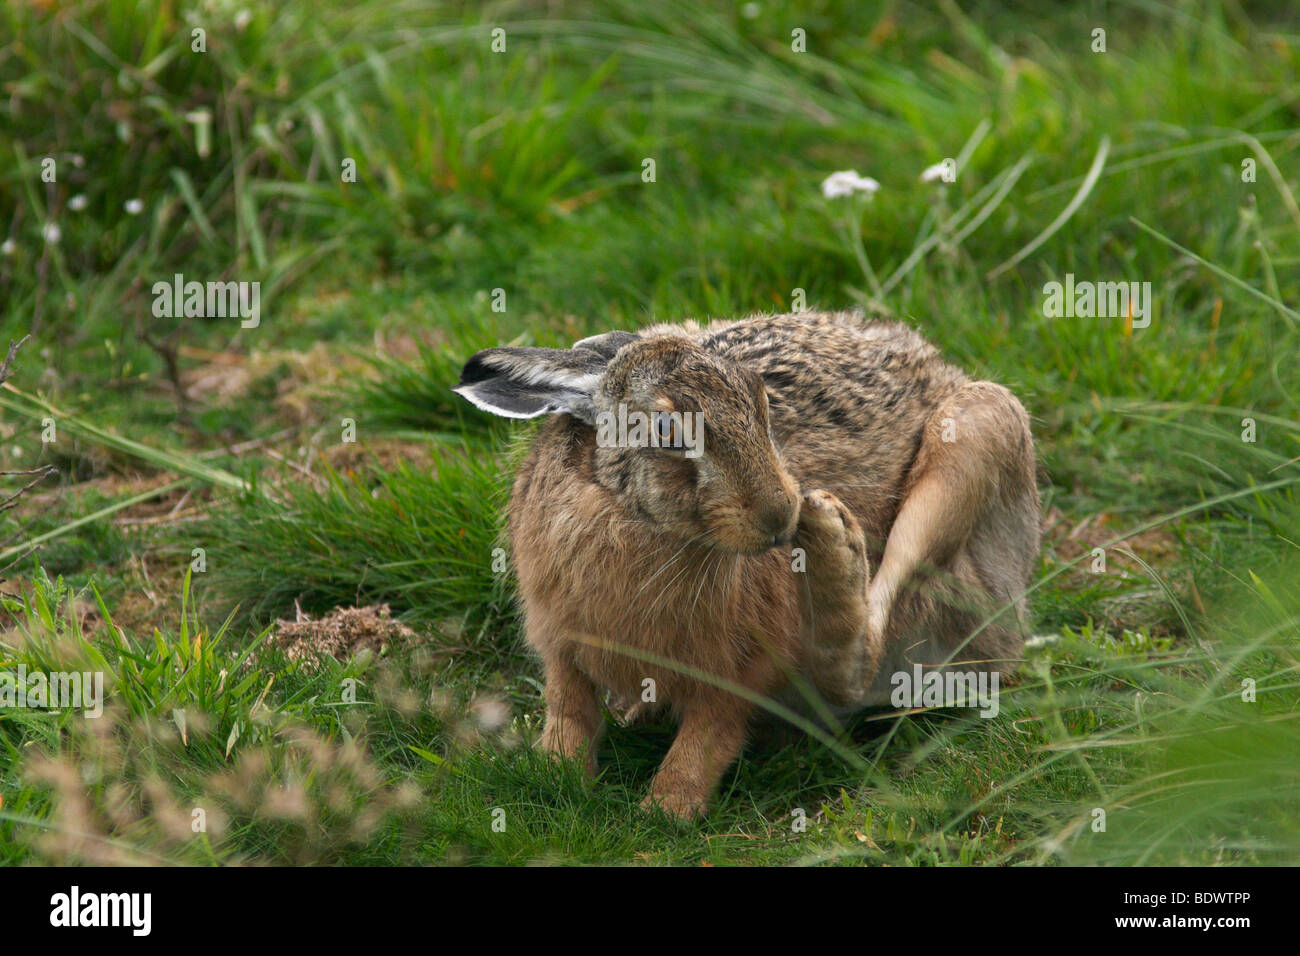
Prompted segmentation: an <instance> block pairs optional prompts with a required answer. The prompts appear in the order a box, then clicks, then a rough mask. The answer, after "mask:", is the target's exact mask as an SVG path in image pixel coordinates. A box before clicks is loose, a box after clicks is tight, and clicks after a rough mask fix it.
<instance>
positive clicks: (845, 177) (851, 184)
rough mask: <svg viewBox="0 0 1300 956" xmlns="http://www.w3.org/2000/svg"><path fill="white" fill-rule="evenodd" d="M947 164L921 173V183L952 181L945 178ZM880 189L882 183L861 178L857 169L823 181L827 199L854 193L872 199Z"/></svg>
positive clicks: (843, 171) (824, 194)
mask: <svg viewBox="0 0 1300 956" xmlns="http://www.w3.org/2000/svg"><path fill="white" fill-rule="evenodd" d="M946 162H947V161H945V162H944V163H935V164H934V165H933V166H927V167H926V168H925V170H924V171H923V172H922V173H921V182H923V183H936V182H950V181H951V180H950V179H948V178H946V177H945V173H946V172H947V169H948V167H947V166H946V165H945V163H946ZM949 175H951V174H949ZM879 189H880V183H878V182H876V180H874V179H872V178H871V177H870V176H859V175H858V171H857V170H856V169H841V170H840V171H839V172H836V173H831V174H830V175H829V176H827V177H826V178H825V179H823V180H822V195H823V196H825V197H826V198H827V199H841V198H843V197H845V196H852V195H853V194H854V193H864V194H866V195H867V196H868V197H870V196H873V195H875V193H876V191H877V190H879Z"/></svg>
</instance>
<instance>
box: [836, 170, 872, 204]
mask: <svg viewBox="0 0 1300 956" xmlns="http://www.w3.org/2000/svg"><path fill="white" fill-rule="evenodd" d="M879 188H880V183H878V182H876V181H875V180H874V179H872V178H871V177H870V176H859V175H858V173H857V170H854V169H844V170H841V171H840V172H838V173H831V174H830V175H829V176H827V177H826V178H825V179H824V180H822V195H823V196H825V197H826V198H827V199H839V198H840V197H841V196H852V195H853V194H854V193H857V192H862V193H866V194H867V195H868V196H870V195H871V194H872V193H874V192H875V191H876V190H877V189H879Z"/></svg>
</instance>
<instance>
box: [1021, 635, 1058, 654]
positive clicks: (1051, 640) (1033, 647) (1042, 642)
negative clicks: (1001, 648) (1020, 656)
mask: <svg viewBox="0 0 1300 956" xmlns="http://www.w3.org/2000/svg"><path fill="white" fill-rule="evenodd" d="M1059 643H1061V635H1060V634H1035V635H1033V636H1032V637H1027V638H1025V650H1027V651H1038V650H1042V649H1043V648H1045V647H1055V646H1056V645H1057V644H1059Z"/></svg>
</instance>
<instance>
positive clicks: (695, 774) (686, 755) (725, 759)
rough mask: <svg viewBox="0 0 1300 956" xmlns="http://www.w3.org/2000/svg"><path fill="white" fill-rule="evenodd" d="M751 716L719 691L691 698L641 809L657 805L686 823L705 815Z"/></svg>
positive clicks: (738, 701)
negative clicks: (710, 799)
mask: <svg viewBox="0 0 1300 956" xmlns="http://www.w3.org/2000/svg"><path fill="white" fill-rule="evenodd" d="M752 711H753V707H752V705H751V704H750V703H749V701H747V700H744V699H743V698H740V697H737V696H735V695H733V694H730V693H728V692H726V691H723V690H717V689H714V688H708V689H701V690H699V691H698V692H697V693H696V694H694V695H692V696H691V698H690V699H689V700H687V701H686V702H685V704H684V706H683V707H682V714H681V726H680V727H679V728H678V730H677V737H676V739H674V740H673V745H672V747H670V748H669V749H668V755H667V756H666V757H664V762H663V763H662V764H660V766H659V771H658V773H656V774H655V777H654V780H653V781H651V783H650V794H649V796H647V797H646V798H645V800H644V801H643V802H642V805H643V806H645V807H647V808H648V807H651V806H655V805H657V806H659V807H661V808H662V809H664V810H665V811H667V812H668V813H671V814H672V815H673V816H676V817H680V818H682V819H685V820H690V819H693V818H695V817H697V816H700V815H702V814H704V813H705V812H707V811H708V805H709V798H710V797H711V796H712V795H713V791H714V790H715V789H717V786H718V781H719V780H721V779H722V775H723V773H724V772H725V771H726V769H727V768H728V767H729V766H731V764H732V763H733V762H734V761H735V759H736V757H737V756H739V755H740V750H741V748H742V747H743V746H744V744H745V730H746V727H747V725H748V723H749V717H750V714H751V712H752Z"/></svg>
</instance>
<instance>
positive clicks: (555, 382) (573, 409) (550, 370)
mask: <svg viewBox="0 0 1300 956" xmlns="http://www.w3.org/2000/svg"><path fill="white" fill-rule="evenodd" d="M608 363H609V359H608V358H607V357H606V356H604V355H602V354H601V353H600V352H598V351H595V350H592V349H586V348H582V349H578V348H572V349H536V348H499V349H485V350H484V351H482V352H479V353H478V354H476V355H474V356H473V357H472V358H470V360H469V361H468V362H466V363H465V368H464V369H462V370H461V373H460V384H459V385H457V386H456V387H455V388H453V389H452V391H453V392H455V393H456V394H457V395H460V396H462V397H463V398H467V399H469V400H470V401H471V402H473V403H474V404H475V405H477V406H478V407H479V408H481V409H483V410H484V411H486V412H491V413H492V414H494V415H503V416H505V417H506V418H536V417H537V416H538V415H546V414H559V413H562V412H567V413H568V414H570V415H572V416H574V417H575V418H578V419H581V420H582V421H584V422H586V423H587V424H589V425H591V424H594V423H595V420H596V410H595V407H594V406H593V404H592V396H593V395H594V394H595V392H596V388H597V387H598V386H599V385H600V378H601V376H602V375H603V374H604V372H605V366H606V365H607V364H608Z"/></svg>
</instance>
